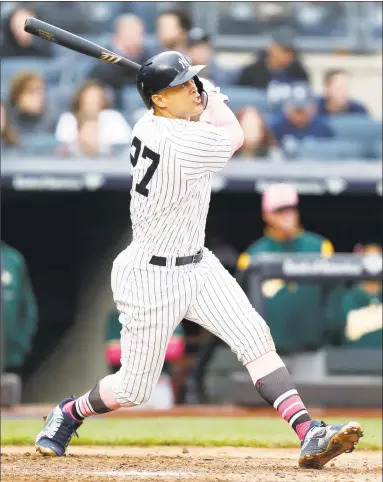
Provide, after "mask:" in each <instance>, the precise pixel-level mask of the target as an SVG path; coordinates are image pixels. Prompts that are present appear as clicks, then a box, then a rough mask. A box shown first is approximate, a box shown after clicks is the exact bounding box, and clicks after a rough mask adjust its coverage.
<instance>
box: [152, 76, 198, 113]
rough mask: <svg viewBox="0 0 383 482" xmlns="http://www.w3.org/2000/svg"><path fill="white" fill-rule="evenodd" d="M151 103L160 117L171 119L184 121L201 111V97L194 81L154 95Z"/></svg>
mask: <svg viewBox="0 0 383 482" xmlns="http://www.w3.org/2000/svg"><path fill="white" fill-rule="evenodd" d="M152 98H153V101H154V103H155V105H156V106H157V107H158V109H156V110H157V111H158V113H159V114H160V115H163V116H164V117H170V118H173V119H186V120H189V119H190V117H193V116H196V115H198V114H200V113H201V112H202V111H203V106H202V100H201V96H200V95H199V93H198V90H197V87H196V85H195V83H194V80H188V81H187V82H185V83H184V84H182V85H179V86H177V87H173V88H171V89H166V90H163V91H161V92H159V94H157V95H154V96H153V97H152Z"/></svg>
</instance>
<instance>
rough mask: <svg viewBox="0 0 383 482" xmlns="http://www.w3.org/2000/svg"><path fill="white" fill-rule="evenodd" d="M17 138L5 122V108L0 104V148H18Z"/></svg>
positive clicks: (19, 143) (18, 141) (18, 140)
mask: <svg viewBox="0 0 383 482" xmlns="http://www.w3.org/2000/svg"><path fill="white" fill-rule="evenodd" d="M20 146H21V142H20V139H19V136H18V135H17V134H16V132H15V131H14V130H13V129H12V126H10V125H9V123H8V122H7V114H6V111H5V107H4V106H3V104H1V147H20Z"/></svg>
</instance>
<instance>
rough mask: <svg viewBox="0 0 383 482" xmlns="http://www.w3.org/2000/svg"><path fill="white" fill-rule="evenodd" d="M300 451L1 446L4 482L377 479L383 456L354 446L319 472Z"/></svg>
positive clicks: (375, 481) (373, 481)
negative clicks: (50, 452)
mask: <svg viewBox="0 0 383 482" xmlns="http://www.w3.org/2000/svg"><path fill="white" fill-rule="evenodd" d="M298 454H299V451H298V450H293V449H260V448H256V449H255V448H254V449H252V448H237V447H235V448H230V447H223V448H220V447H210V448H201V447H198V448H197V447H184V448H182V447H153V448H151V447H116V448H114V447H101V446H98V447H82V446H73V447H70V450H69V453H68V455H67V456H65V457H57V458H51V457H42V456H40V455H37V454H36V453H35V450H34V447H32V446H30V447H28V446H24V447H22V446H19V447H17V446H6V447H2V449H1V480H2V482H11V481H12V482H13V481H15V482H16V481H17V482H34V481H38V482H53V481H58V482H59V481H66V482H75V481H76V482H77V481H82V480H84V481H98V482H103V481H141V482H142V481H145V482H181V481H182V482H184V481H193V482H271V481H273V482H274V481H280V482H282V481H285V482H292V481H296V482H300V481H302V482H303V481H304V482H307V481H309V482H310V481H313V482H314V481H315V482H330V481H331V482H346V481H347V482H354V481H355V482H378V481H381V480H382V475H381V474H382V456H381V453H380V452H378V451H368V450H355V451H354V452H353V453H351V454H344V455H341V456H340V457H339V458H338V459H335V460H334V461H332V462H329V464H328V465H326V466H325V467H324V468H323V469H322V470H319V471H318V470H304V469H300V468H299V467H298V466H297V457H298Z"/></svg>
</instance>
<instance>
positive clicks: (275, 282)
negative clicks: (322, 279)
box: [237, 184, 334, 355]
mask: <svg viewBox="0 0 383 482" xmlns="http://www.w3.org/2000/svg"><path fill="white" fill-rule="evenodd" d="M262 215H263V220H264V222H265V224H266V228H265V232H264V236H263V237H261V238H260V239H258V240H257V241H255V242H254V243H252V244H251V245H250V246H249V247H248V248H247V249H246V250H245V252H244V253H242V254H241V255H240V256H239V258H238V262H237V268H238V270H240V271H244V270H246V269H247V268H248V267H249V266H250V264H251V260H252V258H253V257H256V256H257V255H258V254H260V253H278V254H279V253H318V254H321V255H322V256H331V255H332V254H333V252H334V248H333V246H332V244H331V242H330V241H329V240H328V239H326V238H324V237H323V236H321V235H319V234H316V233H312V232H310V231H306V230H305V229H304V228H303V227H302V226H301V224H300V216H299V198H298V193H297V191H296V189H295V188H294V187H293V186H292V185H289V184H273V185H270V186H268V187H267V189H266V190H265V192H264V193H263V196H262ZM262 292H263V295H264V297H265V319H266V320H267V323H268V325H269V327H270V330H271V334H272V336H273V339H274V342H275V345H276V347H277V351H278V352H279V353H280V354H282V355H289V354H293V353H298V352H303V351H316V350H318V349H319V348H321V347H322V346H323V343H324V329H323V321H324V310H323V305H324V300H325V298H326V296H327V290H326V288H325V286H324V285H322V284H314V283H310V284H305V283H295V282H286V281H284V280H282V279H270V280H265V281H264V282H263V285H262ZM255 308H256V307H255Z"/></svg>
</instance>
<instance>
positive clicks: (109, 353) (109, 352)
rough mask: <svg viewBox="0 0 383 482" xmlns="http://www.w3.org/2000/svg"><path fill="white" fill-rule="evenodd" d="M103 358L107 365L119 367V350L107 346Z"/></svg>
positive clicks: (115, 347) (117, 347)
mask: <svg viewBox="0 0 383 482" xmlns="http://www.w3.org/2000/svg"><path fill="white" fill-rule="evenodd" d="M105 358H106V361H107V363H108V364H109V365H119V364H120V360H121V348H120V347H119V346H118V345H116V346H108V347H107V348H106V350H105Z"/></svg>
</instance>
